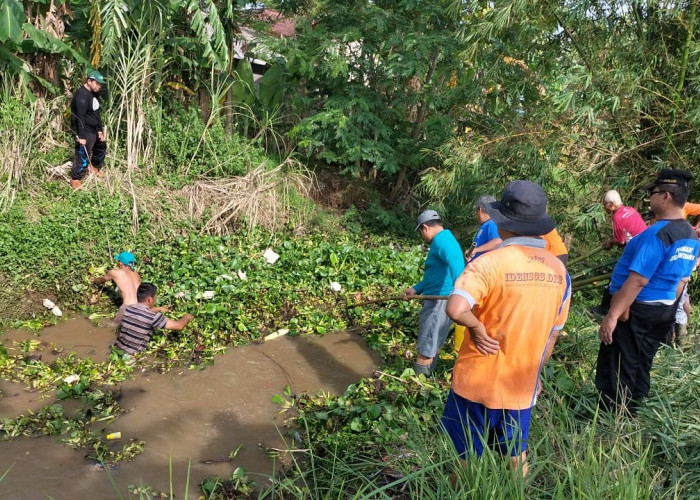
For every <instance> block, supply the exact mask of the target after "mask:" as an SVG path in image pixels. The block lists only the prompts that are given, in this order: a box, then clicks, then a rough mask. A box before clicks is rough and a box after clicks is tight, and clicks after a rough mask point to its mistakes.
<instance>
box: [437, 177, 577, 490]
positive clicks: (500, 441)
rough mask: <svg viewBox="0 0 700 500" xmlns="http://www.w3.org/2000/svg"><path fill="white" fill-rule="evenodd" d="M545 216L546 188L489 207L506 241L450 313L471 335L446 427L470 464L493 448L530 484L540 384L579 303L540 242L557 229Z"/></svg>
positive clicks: (513, 189) (506, 195) (520, 187)
mask: <svg viewBox="0 0 700 500" xmlns="http://www.w3.org/2000/svg"><path fill="white" fill-rule="evenodd" d="M546 207H547V197H546V196H545V193H544V191H543V190H542V188H541V187H540V186H539V185H538V184H535V183H534V182H531V181H513V182H510V183H508V185H507V186H506V188H505V190H504V191H503V195H502V197H501V199H500V201H495V202H493V203H491V204H490V206H489V207H488V210H489V215H490V216H491V219H492V220H493V221H494V222H495V223H496V226H497V227H498V234H499V235H500V237H501V239H502V240H503V242H502V243H501V245H500V246H499V247H498V248H496V249H495V250H491V251H490V252H488V253H485V254H483V255H481V256H480V257H479V258H478V259H475V260H474V261H472V262H470V264H469V266H468V267H467V268H466V269H465V271H464V273H462V275H461V276H460V277H459V278H458V279H457V282H456V283H455V288H454V290H453V291H452V293H451V294H450V298H449V300H448V302H447V314H448V315H449V316H450V317H451V318H452V319H453V320H454V321H455V323H458V324H460V325H464V326H465V327H466V328H467V330H468V331H469V334H470V335H469V336H465V339H464V342H463V343H462V346H461V347H460V350H459V357H458V358H457V362H456V363H455V367H454V370H453V372H452V389H451V391H450V393H449V394H448V397H447V402H446V404H445V409H444V412H443V416H442V425H443V427H444V429H445V430H446V432H447V434H448V435H449V436H450V438H451V440H452V442H453V443H454V446H455V448H456V450H457V452H458V454H459V456H460V458H461V459H462V460H463V461H465V460H466V458H467V456H468V455H470V454H473V455H475V456H476V457H480V456H481V454H482V452H483V450H484V448H485V446H489V444H491V445H493V446H495V447H496V449H497V451H499V452H500V453H501V454H503V455H504V456H510V460H511V466H512V467H513V468H514V469H515V470H516V471H518V473H519V474H522V475H523V476H524V475H525V474H526V473H527V463H526V449H527V442H528V434H529V430H530V416H531V414H532V409H533V407H534V405H535V402H536V399H537V394H538V393H539V375H540V372H541V371H542V368H543V366H544V364H545V363H546V362H547V360H548V359H549V357H550V355H551V353H552V350H553V349H554V343H555V342H556V339H557V335H558V333H559V331H560V330H561V329H562V328H563V327H564V323H565V322H566V318H567V315H568V310H569V298H570V295H571V286H570V279H569V275H568V273H567V271H566V267H565V266H564V264H563V263H562V262H561V260H559V259H558V258H557V257H555V256H554V255H553V254H552V253H551V252H549V251H547V249H546V248H545V245H546V244H545V241H544V240H543V239H542V238H541V237H540V236H542V235H545V234H547V233H549V232H550V231H551V230H552V229H554V222H553V221H552V219H550V217H549V216H548V215H547V212H546ZM456 477H457V476H456V475H453V481H454V480H456Z"/></svg>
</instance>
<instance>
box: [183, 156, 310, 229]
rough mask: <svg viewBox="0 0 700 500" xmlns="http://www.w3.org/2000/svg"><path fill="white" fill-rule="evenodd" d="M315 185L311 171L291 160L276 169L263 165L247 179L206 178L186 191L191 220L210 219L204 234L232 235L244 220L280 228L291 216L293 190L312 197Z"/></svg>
mask: <svg viewBox="0 0 700 500" xmlns="http://www.w3.org/2000/svg"><path fill="white" fill-rule="evenodd" d="M314 184H315V179H314V178H313V177H312V175H311V174H310V173H309V172H307V171H304V170H303V169H302V168H300V166H299V164H298V163H297V162H296V161H294V160H292V159H287V160H285V161H284V162H283V163H281V164H280V165H278V166H277V167H275V168H273V169H269V170H268V169H267V168H266V166H265V165H264V164H261V165H259V166H257V167H256V168H254V169H252V170H250V171H249V172H248V173H247V174H246V175H244V176H241V177H233V178H228V179H204V180H200V181H197V182H195V183H194V184H193V185H191V186H186V187H185V188H183V190H182V191H183V194H184V195H185V196H186V197H187V199H188V207H189V215H190V217H192V218H202V217H205V216H207V217H208V220H207V222H206V223H205V224H204V226H203V227H202V232H203V233H208V234H216V235H221V234H227V233H230V232H231V230H232V229H234V227H235V224H234V223H237V222H241V221H243V220H245V221H246V222H247V224H248V227H251V228H252V227H253V226H262V227H264V228H266V229H269V230H274V229H277V228H279V227H280V226H281V225H283V224H284V222H286V220H287V218H288V216H289V211H290V208H291V207H290V195H291V191H292V190H294V191H296V192H297V193H299V194H300V195H302V196H305V197H308V196H309V194H310V192H311V190H312V189H313V186H314ZM207 214H210V215H207Z"/></svg>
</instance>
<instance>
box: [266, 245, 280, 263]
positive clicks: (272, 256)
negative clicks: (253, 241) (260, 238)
mask: <svg viewBox="0 0 700 500" xmlns="http://www.w3.org/2000/svg"><path fill="white" fill-rule="evenodd" d="M263 257H265V260H266V261H267V263H268V264H274V263H275V262H277V260H278V259H279V258H280V255H279V254H278V253H277V252H275V251H274V250H273V249H272V248H268V249H267V250H265V253H264V254H263Z"/></svg>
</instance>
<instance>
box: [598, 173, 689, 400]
mask: <svg viewBox="0 0 700 500" xmlns="http://www.w3.org/2000/svg"><path fill="white" fill-rule="evenodd" d="M692 178H693V176H692V174H691V173H690V172H687V171H685V170H669V169H666V170H662V171H661V172H659V175H658V176H657V178H656V180H655V181H654V182H653V183H652V184H650V185H649V186H647V191H648V193H649V204H650V206H651V209H652V210H653V211H654V213H655V214H656V218H657V220H656V222H655V223H654V224H653V225H651V226H650V227H649V228H647V229H646V230H645V231H643V232H641V233H639V234H638V235H637V236H635V237H634V238H632V239H631V240H630V241H629V242H628V243H627V244H626V245H625V249H624V251H623V252H622V256H621V257H620V259H619V260H618V261H617V264H616V265H615V269H613V273H612V276H611V277H610V293H611V294H612V300H611V302H610V310H609V311H608V313H607V314H606V316H605V317H604V318H603V320H602V322H601V324H600V329H599V331H598V333H599V336H600V341H601V344H600V349H599V351H598V362H597V369H596V379H595V382H596V387H597V388H598V390H599V391H600V394H601V400H602V402H603V403H604V404H606V405H611V404H612V405H614V404H621V405H624V406H627V408H628V409H630V410H634V409H635V408H636V406H637V405H638V403H639V402H640V401H641V400H643V399H644V398H645V397H646V396H647V395H648V393H649V387H650V384H651V365H652V362H653V360H654V356H655V355H656V352H657V351H658V349H659V345H660V344H661V342H663V341H665V339H666V335H667V334H668V332H669V330H670V329H671V328H673V323H674V321H675V315H676V306H677V303H678V302H677V301H678V298H679V296H680V295H681V292H682V290H683V285H684V284H685V283H684V282H685V281H687V279H688V278H689V276H690V273H691V272H692V270H693V267H694V266H695V261H696V260H697V258H698V251H699V250H700V243H699V242H698V237H697V235H696V234H695V231H694V230H693V228H692V227H690V225H689V224H688V223H687V222H686V221H685V219H684V218H683V205H684V204H685V202H686V200H687V198H688V185H689V183H690V180H691V179H692Z"/></svg>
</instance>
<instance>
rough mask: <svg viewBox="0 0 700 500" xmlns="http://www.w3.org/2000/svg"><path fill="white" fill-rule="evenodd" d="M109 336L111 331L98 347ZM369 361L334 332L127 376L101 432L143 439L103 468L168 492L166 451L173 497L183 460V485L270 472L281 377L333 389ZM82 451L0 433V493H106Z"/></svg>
mask: <svg viewBox="0 0 700 500" xmlns="http://www.w3.org/2000/svg"><path fill="white" fill-rule="evenodd" d="M47 331H48V329H47ZM100 335H101V336H102V334H100ZM112 335H113V333H112ZM112 341H113V336H112V337H111V338H110V339H109V342H107V344H106V345H105V351H106V350H107V348H106V346H108V345H109V344H110V343H111V342H112ZM81 344H82V342H81ZM85 344H89V342H85ZM379 362H380V359H379V357H378V356H377V355H376V354H375V353H373V352H371V351H369V349H368V348H367V346H366V344H365V342H364V340H362V339H361V338H360V337H358V336H356V335H352V334H349V333H346V332H342V333H331V334H328V335H326V336H325V337H322V338H319V337H304V338H289V337H282V338H279V339H276V340H273V341H270V342H267V343H265V344H261V345H250V346H244V347H239V348H235V349H231V350H229V351H228V352H227V353H226V354H224V355H222V356H218V357H217V358H216V362H215V364H214V365H213V366H210V367H207V368H206V369H205V370H202V371H195V370H184V369H183V370H182V371H179V372H171V373H168V374H165V375H157V374H156V375H154V374H147V375H137V376H136V378H135V379H132V380H130V381H127V382H125V383H124V384H122V386H121V396H120V400H119V403H120V405H121V406H122V407H123V408H125V409H126V410H127V413H125V414H124V415H122V416H121V417H119V418H118V419H117V420H116V421H114V422H112V423H111V424H110V425H109V427H108V428H106V429H105V432H116V431H119V432H121V435H122V439H121V441H119V440H118V441H115V442H114V446H115V447H121V445H122V443H123V442H124V440H129V439H141V440H144V441H145V442H146V448H145V450H144V452H143V453H142V454H141V455H139V456H138V457H137V458H136V459H135V460H134V461H133V462H131V463H121V464H119V467H118V469H117V470H114V471H111V472H109V474H111V476H112V479H113V480H114V481H115V483H116V484H117V485H118V488H119V490H120V491H122V492H124V491H126V487H127V486H128V485H139V484H147V485H150V486H153V487H154V488H156V489H157V490H160V491H169V480H170V477H169V461H170V460H172V467H173V471H174V473H173V476H174V478H173V479H174V493H175V495H176V496H177V497H178V498H183V497H182V495H183V492H184V488H185V481H186V475H187V468H188V463H189V464H191V465H190V467H191V483H192V484H193V485H196V484H197V483H199V482H200V480H201V479H202V478H203V477H205V476H207V475H219V476H229V475H230V474H231V473H232V472H233V470H234V469H235V468H236V467H238V466H243V467H244V468H245V469H246V470H247V471H248V472H249V473H250V475H251V477H252V478H253V479H254V480H256V482H257V483H258V484H261V483H264V478H263V477H261V476H259V475H258V474H262V475H271V474H273V472H274V471H275V469H277V470H279V468H280V467H281V466H282V465H283V464H280V462H276V463H274V462H271V461H268V459H267V458H266V454H265V449H266V448H285V443H284V440H285V439H286V429H284V428H283V427H282V424H281V422H276V421H275V414H276V412H277V411H278V409H279V407H278V406H277V405H275V404H273V403H272V402H271V400H272V397H273V396H274V395H275V394H278V393H281V392H282V391H283V389H284V386H285V385H287V384H288V385H289V386H290V387H291V389H292V391H293V392H295V393H298V392H303V391H313V392H315V391H317V390H325V391H328V392H331V393H335V394H338V393H342V392H343V391H345V389H346V388H347V386H348V385H349V384H351V383H354V382H356V381H357V380H359V379H360V378H362V377H366V376H369V375H370V374H371V373H372V370H373V369H375V368H376V367H377V366H379ZM10 399H11V398H10ZM1 402H2V399H0V403H1ZM0 415H2V412H0ZM240 445H242V448H241V450H240V451H239V453H238V454H237V455H236V457H235V458H234V459H233V460H232V461H228V457H229V454H230V452H231V451H233V450H235V449H237V448H238V447H239V446H240ZM84 455H85V451H82V452H75V451H73V450H70V449H69V448H68V447H66V446H63V445H59V444H56V443H55V442H53V441H52V440H51V439H48V438H42V439H26V438H22V439H17V440H15V441H13V442H0V475H2V473H3V472H4V471H5V470H6V469H7V468H8V467H10V466H12V469H11V470H10V472H9V473H8V474H7V476H6V477H5V479H4V480H3V481H2V482H0V498H13V499H15V498H16V499H23V498H27V499H29V498H32V499H33V498H39V497H43V498H45V497H46V495H50V496H52V497H53V498H55V499H56V500H60V499H64V498H65V499H75V498H105V499H106V498H110V499H111V498H116V497H117V495H116V493H115V490H114V487H112V486H111V485H110V480H109V478H107V476H106V473H105V471H96V470H92V468H91V467H90V464H89V463H88V462H86V461H84V460H83V456H84ZM197 491H198V490H197V488H196V486H192V487H191V488H190V497H191V498H198V495H197V493H196V492H197ZM88 492H89V494H88Z"/></svg>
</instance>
